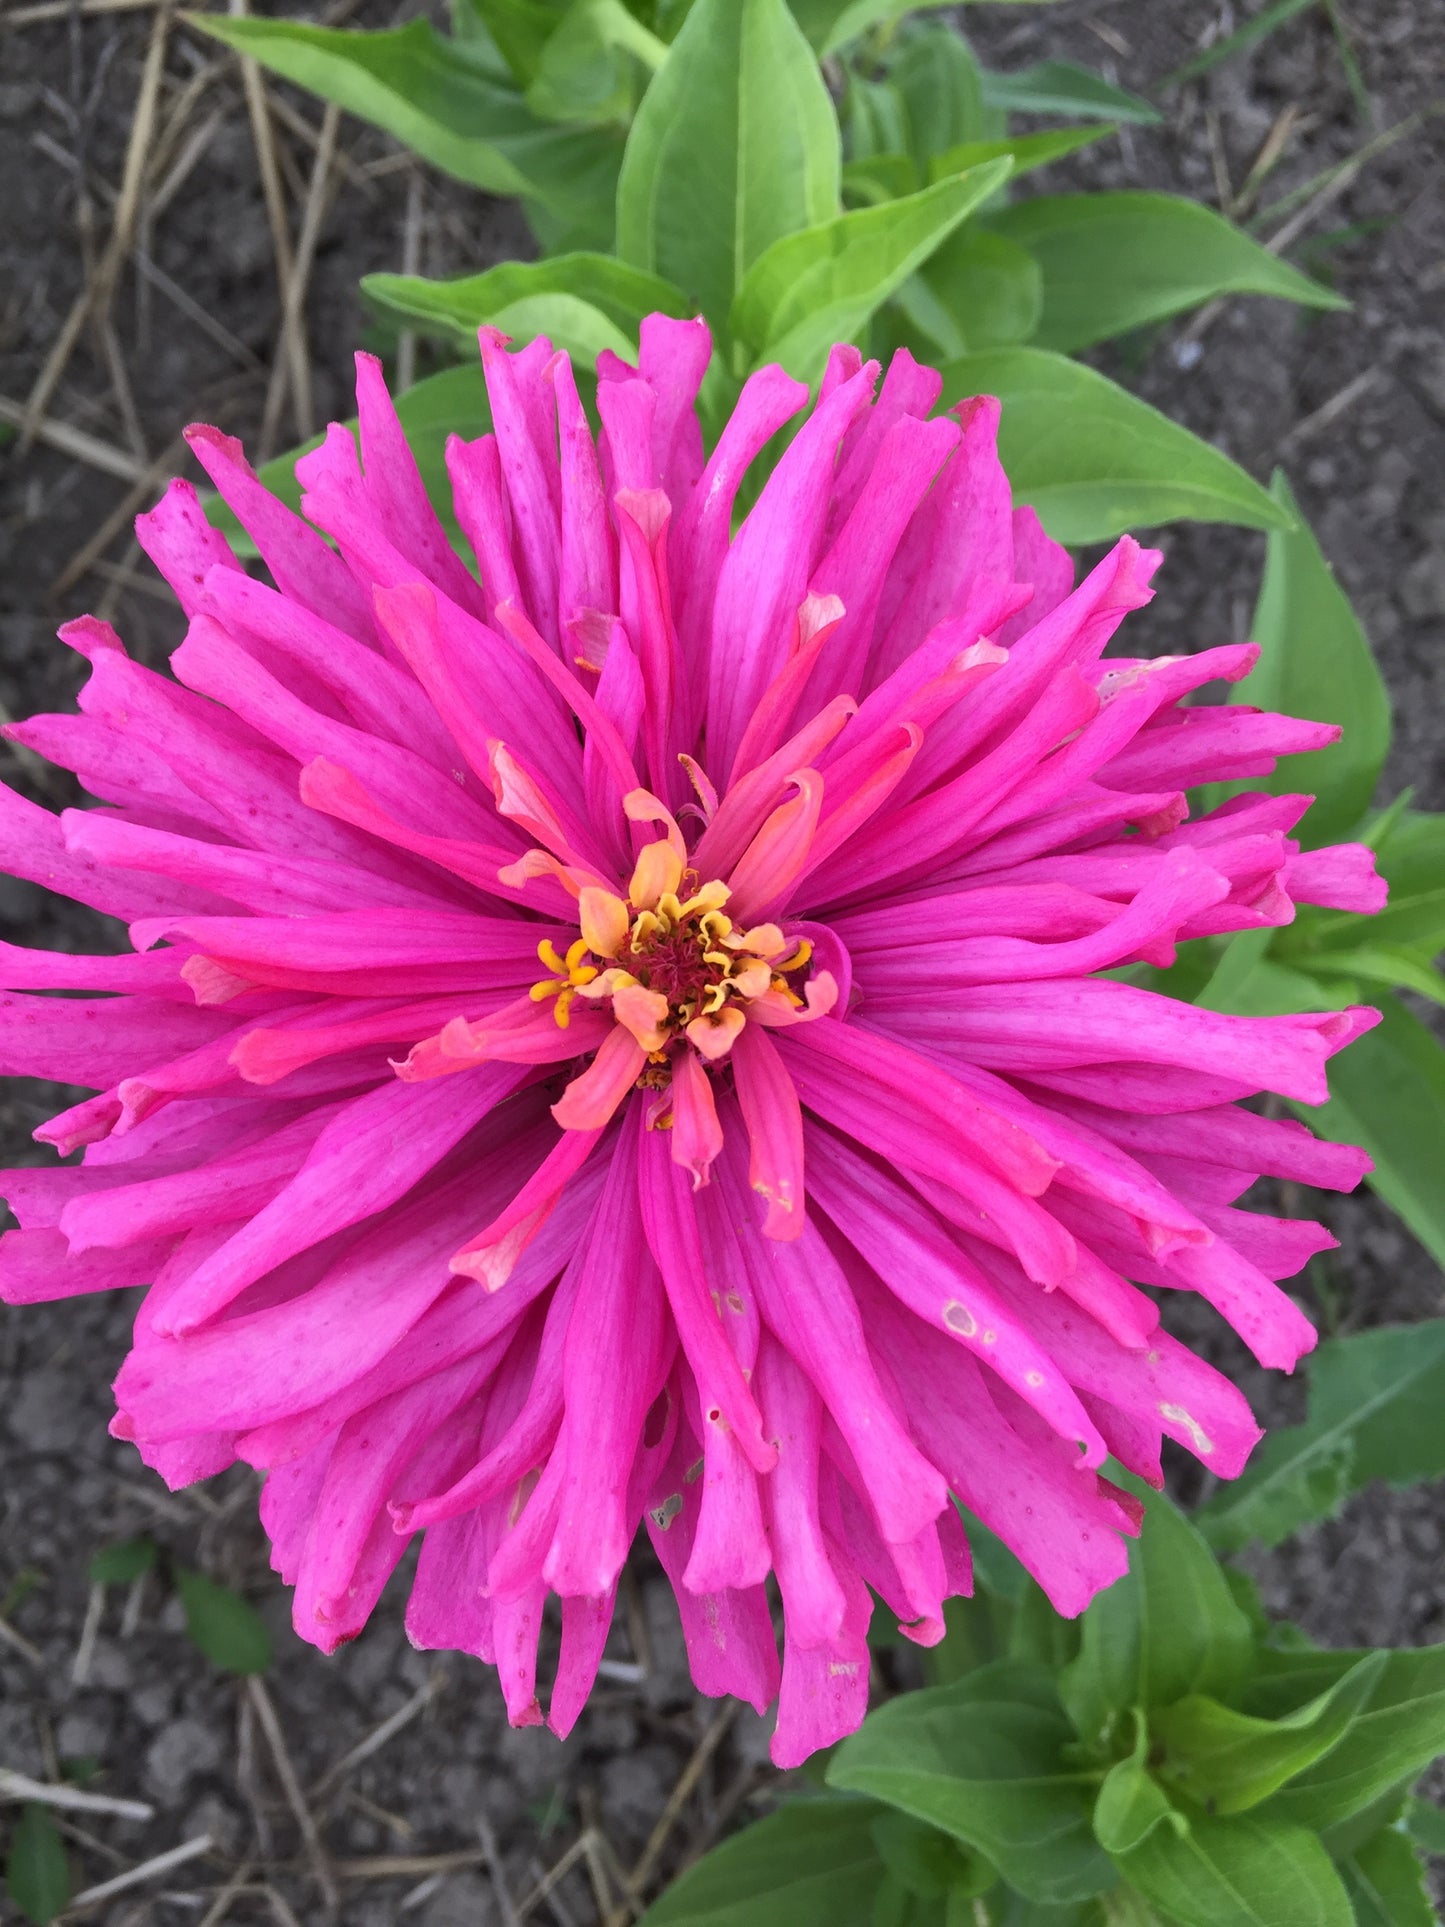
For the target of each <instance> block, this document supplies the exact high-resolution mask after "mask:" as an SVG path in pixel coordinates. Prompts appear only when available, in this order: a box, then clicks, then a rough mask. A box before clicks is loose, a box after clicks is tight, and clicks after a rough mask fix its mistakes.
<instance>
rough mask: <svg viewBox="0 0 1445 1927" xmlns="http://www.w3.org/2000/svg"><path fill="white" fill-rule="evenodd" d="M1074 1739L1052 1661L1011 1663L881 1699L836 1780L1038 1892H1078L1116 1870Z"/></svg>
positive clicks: (849, 1745)
mask: <svg viewBox="0 0 1445 1927" xmlns="http://www.w3.org/2000/svg"><path fill="white" fill-rule="evenodd" d="M1071 1738H1072V1730H1071V1728H1070V1725H1069V1721H1068V1717H1067V1715H1066V1714H1065V1712H1064V1709H1063V1706H1062V1704H1061V1703H1060V1700H1059V1696H1058V1689H1057V1687H1056V1686H1055V1684H1054V1681H1053V1679H1052V1678H1051V1676H1050V1675H1049V1673H1048V1672H1047V1670H1046V1669H1045V1668H1043V1667H1040V1666H1031V1665H1027V1664H1024V1663H1022V1662H1019V1661H1016V1660H1001V1661H998V1662H996V1663H995V1664H994V1665H991V1666H985V1667H982V1668H981V1669H980V1670H979V1671H977V1672H975V1673H971V1674H969V1675H968V1676H967V1677H966V1678H964V1679H962V1680H960V1681H958V1682H957V1684H955V1685H952V1686H939V1687H933V1688H924V1689H923V1690H922V1691H919V1692H912V1693H905V1694H903V1695H902V1696H901V1697H900V1698H898V1699H895V1700H890V1701H889V1702H888V1703H887V1704H886V1705H884V1706H881V1707H879V1708H878V1709H877V1711H876V1712H874V1713H873V1714H871V1715H870V1717H869V1718H868V1719H867V1720H866V1721H865V1723H864V1724H863V1726H862V1727H861V1728H860V1730H859V1731H858V1732H857V1733H855V1734H853V1736H852V1737H851V1738H850V1739H847V1740H844V1742H843V1744H842V1745H841V1746H840V1747H839V1748H838V1751H837V1752H836V1753H835V1754H834V1756H833V1760H832V1763H831V1765H830V1766H829V1768H828V1782H829V1784H830V1785H831V1786H836V1787H841V1788H843V1789H845V1790H849V1791H852V1792H856V1793H868V1794H871V1795H872V1796H873V1797H874V1798H876V1799H879V1800H883V1801H886V1802H887V1803H888V1805H890V1806H894V1807H898V1808H900V1809H901V1810H902V1811H903V1812H905V1813H911V1814H912V1815H913V1816H914V1817H915V1818H916V1819H919V1820H925V1821H927V1822H928V1823H929V1824H930V1825H931V1826H936V1827H940V1828H942V1829H943V1831H944V1832H945V1833H949V1834H951V1835H952V1836H953V1837H954V1838H955V1839H957V1840H961V1841H962V1842H963V1843H964V1845H965V1846H969V1847H973V1848H975V1849H976V1850H977V1851H978V1852H980V1853H982V1854H984V1855H985V1856H986V1857H987V1858H988V1859H989V1860H991V1861H993V1862H994V1864H995V1865H997V1866H1000V1867H1003V1868H1006V1869H1007V1873H1008V1879H1009V1882H1010V1884H1011V1885H1012V1886H1014V1887H1016V1888H1017V1889H1018V1890H1019V1892H1020V1893H1022V1894H1024V1895H1025V1896H1026V1897H1027V1898H1028V1899H1031V1900H1039V1901H1051V1902H1059V1901H1065V1900H1074V1899H1079V1898H1081V1897H1083V1896H1085V1895H1088V1894H1092V1893H1099V1892H1102V1891H1103V1890H1104V1889H1105V1888H1106V1887H1108V1886H1109V1885H1110V1884H1111V1882H1112V1874H1111V1873H1110V1870H1109V1867H1108V1863H1107V1861H1106V1860H1105V1858H1104V1855H1103V1854H1102V1852H1101V1851H1100V1849H1099V1847H1098V1845H1097V1843H1096V1842H1095V1841H1094V1839H1093V1836H1092V1834H1091V1831H1090V1827H1089V1813H1090V1806H1091V1801H1090V1798H1089V1776H1088V1775H1087V1774H1086V1773H1083V1772H1081V1771H1079V1770H1077V1769H1075V1768H1072V1767H1069V1766H1067V1765H1065V1764H1064V1762H1063V1760H1062V1758H1061V1755H1062V1750H1063V1748H1064V1747H1065V1746H1066V1745H1067V1744H1068V1743H1069V1742H1070V1740H1071Z"/></svg>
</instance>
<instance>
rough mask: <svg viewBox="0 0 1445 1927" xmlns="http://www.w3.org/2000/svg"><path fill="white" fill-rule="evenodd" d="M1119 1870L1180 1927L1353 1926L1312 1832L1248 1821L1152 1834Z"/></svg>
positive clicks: (1341, 1889) (1194, 1824) (1243, 1818)
mask: <svg viewBox="0 0 1445 1927" xmlns="http://www.w3.org/2000/svg"><path fill="white" fill-rule="evenodd" d="M1118 1867H1119V1870H1120V1872H1121V1873H1122V1874H1123V1875H1124V1878H1125V1879H1126V1880H1127V1881H1128V1882H1129V1884H1130V1885H1131V1886H1134V1887H1137V1888H1138V1889H1139V1891H1140V1892H1141V1893H1142V1894H1143V1895H1144V1896H1145V1898H1146V1899H1147V1900H1149V1901H1150V1902H1151V1903H1152V1904H1153V1905H1154V1906H1156V1907H1158V1908H1159V1909H1160V1911H1161V1912H1163V1913H1165V1914H1167V1915H1168V1916H1169V1918H1170V1919H1171V1920H1173V1921H1177V1922H1178V1923H1179V1927H1354V1913H1353V1911H1352V1909H1351V1907H1350V1902H1349V1896H1348V1895H1347V1894H1346V1892H1345V1889H1344V1885H1343V1883H1342V1882H1341V1880H1340V1876H1339V1875H1338V1873H1336V1871H1335V1869H1334V1868H1333V1867H1332V1866H1331V1865H1330V1860H1329V1856H1328V1855H1327V1854H1326V1852H1325V1850H1324V1848H1323V1847H1322V1846H1321V1845H1320V1843H1319V1841H1318V1840H1317V1839H1316V1838H1315V1837H1314V1835H1313V1834H1312V1833H1308V1832H1306V1831H1305V1829H1304V1828H1303V1827H1296V1826H1287V1825H1285V1824H1283V1823H1282V1822H1280V1821H1266V1820H1261V1819H1258V1818H1257V1817H1256V1816H1254V1815H1253V1814H1249V1815H1241V1816H1239V1817H1237V1818H1235V1819H1232V1820H1195V1821H1194V1822H1192V1824H1191V1825H1190V1828H1189V1831H1188V1833H1187V1834H1179V1833H1176V1832H1174V1831H1173V1829H1172V1828H1169V1827H1156V1828H1155V1830H1154V1831H1153V1833H1151V1834H1150V1835H1149V1837H1148V1839H1147V1840H1145V1841H1144V1842H1143V1844H1142V1845H1140V1846H1138V1847H1136V1848H1135V1849H1134V1851H1133V1852H1132V1853H1127V1854H1121V1855H1120V1856H1119V1857H1118Z"/></svg>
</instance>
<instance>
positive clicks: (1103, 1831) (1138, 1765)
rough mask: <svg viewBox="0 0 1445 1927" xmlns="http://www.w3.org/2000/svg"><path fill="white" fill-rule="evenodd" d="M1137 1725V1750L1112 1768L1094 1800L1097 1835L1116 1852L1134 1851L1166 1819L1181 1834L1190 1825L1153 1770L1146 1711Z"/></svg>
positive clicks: (1108, 1847) (1135, 1748) (1137, 1717)
mask: <svg viewBox="0 0 1445 1927" xmlns="http://www.w3.org/2000/svg"><path fill="white" fill-rule="evenodd" d="M1135 1726H1136V1737H1135V1741H1134V1751H1133V1752H1132V1753H1131V1754H1130V1755H1129V1757H1128V1758H1127V1759H1124V1760H1116V1761H1115V1762H1114V1764H1113V1766H1111V1767H1110V1768H1109V1771H1108V1772H1107V1773H1106V1774H1105V1775H1104V1783H1103V1785H1102V1786H1101V1787H1100V1788H1099V1797H1098V1799H1097V1800H1095V1802H1094V1837H1095V1838H1096V1839H1097V1840H1098V1842H1099V1845H1100V1846H1101V1847H1102V1848H1103V1849H1104V1850H1105V1852H1106V1853H1111V1854H1115V1855H1117V1854H1121V1853H1130V1852H1132V1851H1133V1849H1134V1848H1135V1847H1137V1846H1139V1845H1141V1844H1142V1842H1144V1841H1145V1840H1147V1839H1148V1838H1149V1835H1150V1834H1151V1833H1152V1832H1153V1831H1154V1829H1155V1827H1157V1826H1159V1825H1160V1824H1161V1823H1162V1822H1165V1821H1167V1822H1168V1823H1169V1825H1170V1826H1172V1827H1173V1828H1174V1829H1175V1831H1176V1832H1180V1833H1183V1832H1187V1831H1188V1827H1189V1823H1188V1821H1187V1820H1186V1819H1185V1818H1184V1816H1183V1815H1182V1814H1180V1813H1176V1812H1175V1810H1174V1808H1173V1806H1172V1805H1171V1804H1170V1800H1169V1796H1168V1795H1167V1794H1166V1793H1165V1792H1164V1790H1163V1788H1162V1787H1160V1785H1159V1783H1158V1781H1157V1780H1155V1779H1154V1778H1153V1776H1152V1775H1151V1773H1150V1772H1149V1769H1148V1764H1147V1763H1148V1759H1149V1754H1150V1750H1151V1747H1150V1741H1151V1734H1150V1727H1149V1723H1148V1722H1147V1721H1146V1720H1145V1719H1144V1717H1143V1715H1142V1714H1139V1715H1136V1719H1135Z"/></svg>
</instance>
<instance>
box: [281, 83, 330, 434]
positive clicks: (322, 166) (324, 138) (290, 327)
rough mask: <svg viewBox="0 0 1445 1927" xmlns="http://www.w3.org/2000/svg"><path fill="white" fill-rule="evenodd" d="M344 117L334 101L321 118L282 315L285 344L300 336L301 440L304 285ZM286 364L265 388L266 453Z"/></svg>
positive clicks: (307, 397) (296, 394)
mask: <svg viewBox="0 0 1445 1927" xmlns="http://www.w3.org/2000/svg"><path fill="white" fill-rule="evenodd" d="M340 121H341V110H340V108H338V107H337V106H335V105H334V104H332V105H329V106H328V107H327V109H326V113H325V116H324V117H323V119H322V122H321V138H320V140H319V141H318V142H317V146H316V159H315V162H314V163H313V165H312V169H311V180H310V182H309V184H308V186H307V190H306V205H305V207H304V209H303V210H302V214H301V232H300V234H299V235H298V236H297V239H296V255H295V259H294V261H293V262H292V271H291V280H290V284H289V285H288V287H287V289H286V297H285V301H284V303H283V306H282V314H281V338H282V341H283V343H284V342H285V340H286V337H287V334H288V333H289V332H291V331H294V332H295V333H296V334H297V335H298V336H299V338H300V348H299V350H298V352H297V353H296V356H295V360H296V366H295V368H294V369H292V370H291V403H292V412H293V414H294V416H295V421H296V433H297V435H298V436H299V438H300V439H301V440H302V441H305V440H306V438H307V437H308V436H309V435H310V434H311V432H312V414H311V359H310V355H309V354H308V353H307V350H306V331H305V325H304V314H305V303H306V289H307V285H308V283H309V281H310V279H311V265H312V262H313V261H314V260H315V258H316V243H317V241H318V240H319V239H320V238H321V223H322V220H323V219H324V217H325V213H326V206H327V193H326V189H327V183H328V180H329V177H330V174H331V161H332V156H333V154H334V153H335V151H336V130H337V127H338V126H339V124H340ZM288 366H289V364H288V361H287V359H286V356H285V355H284V353H283V354H279V355H278V356H277V357H276V361H275V364H274V366H273V368H272V371H271V382H270V386H269V387H268V388H267V391H266V406H265V409H264V411H263V413H262V416H261V448H262V452H263V453H265V452H266V451H267V450H269V449H270V447H271V445H272V441H273V438H274V436H275V433H276V429H277V425H278V423H279V420H280V415H281V404H282V401H283V399H284V397H285V392H286V375H287V369H288Z"/></svg>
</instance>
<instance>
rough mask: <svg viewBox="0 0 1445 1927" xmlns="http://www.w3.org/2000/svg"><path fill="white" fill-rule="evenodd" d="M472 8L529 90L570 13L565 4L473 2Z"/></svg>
mask: <svg viewBox="0 0 1445 1927" xmlns="http://www.w3.org/2000/svg"><path fill="white" fill-rule="evenodd" d="M469 4H470V5H471V7H472V8H473V9H474V10H475V14H476V17H477V18H478V19H479V20H480V21H481V23H482V25H483V26H484V27H485V28H486V30H487V32H488V33H489V34H490V35H491V37H492V39H493V41H495V43H496V45H497V48H498V51H499V52H500V53H501V56H502V58H503V60H505V61H506V63H507V65H508V67H509V68H510V69H511V71H512V73H513V74H514V75H515V77H516V79H517V81H518V82H519V84H520V85H521V86H523V87H525V86H526V85H527V84H528V82H529V81H530V80H531V79H532V76H533V75H534V74H535V73H536V71H537V67H538V63H539V62H540V61H541V58H542V49H543V48H544V47H545V46H546V44H547V42H548V41H549V40H550V39H551V37H552V35H553V34H554V33H555V32H556V30H557V23H558V21H559V20H560V19H561V18H562V15H563V13H564V12H565V11H566V5H565V0H469Z"/></svg>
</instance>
